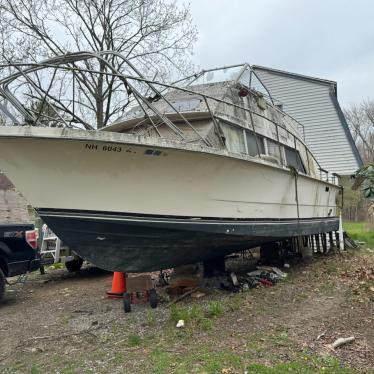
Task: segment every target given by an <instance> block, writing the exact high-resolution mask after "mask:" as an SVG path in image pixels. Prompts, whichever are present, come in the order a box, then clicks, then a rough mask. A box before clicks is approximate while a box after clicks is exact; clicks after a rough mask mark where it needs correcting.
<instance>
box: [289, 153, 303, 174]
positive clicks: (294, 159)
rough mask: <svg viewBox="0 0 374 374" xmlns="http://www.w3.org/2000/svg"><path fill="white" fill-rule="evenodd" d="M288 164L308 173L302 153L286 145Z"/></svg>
mask: <svg viewBox="0 0 374 374" xmlns="http://www.w3.org/2000/svg"><path fill="white" fill-rule="evenodd" d="M285 153H286V164H287V165H290V166H293V167H294V168H295V169H296V170H298V171H301V172H302V173H306V170H305V166H304V164H303V162H302V160H301V157H300V154H299V152H298V151H297V150H296V149H293V148H289V147H285Z"/></svg>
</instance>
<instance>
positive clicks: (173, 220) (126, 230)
mask: <svg viewBox="0 0 374 374" xmlns="http://www.w3.org/2000/svg"><path fill="white" fill-rule="evenodd" d="M38 212H39V214H40V216H41V217H42V219H43V220H44V221H45V222H46V223H47V225H48V226H49V227H50V228H51V229H52V230H53V231H54V232H55V234H56V235H57V236H59V237H60V238H61V240H62V241H63V242H65V243H66V244H67V245H68V246H69V247H70V248H71V249H72V250H74V251H75V252H76V253H77V254H78V255H80V256H81V257H82V258H84V259H86V260H88V261H90V262H92V263H93V264H95V265H97V266H98V267H100V268H103V269H106V270H110V271H124V272H143V271H154V270H160V269H167V268H170V267H175V266H179V265H183V264H190V263H195V262H199V261H203V260H207V259H210V258H214V257H219V256H224V255H227V254H230V253H233V252H236V251H240V250H244V249H249V248H253V247H256V246H258V245H260V244H264V243H268V242H271V241H275V240H280V239H282V238H288V237H292V236H301V235H311V234H317V233H323V232H329V231H336V230H338V227H339V219H338V218H336V217H333V218H331V217H328V218H319V219H302V220H300V221H298V220H261V221H258V220H234V219H205V218H204V219H197V218H185V217H183V218H181V217H179V218H178V217H159V216H140V215H127V214H118V213H105V212H91V211H90V212H87V211H62V210H50V209H48V210H47V209H38Z"/></svg>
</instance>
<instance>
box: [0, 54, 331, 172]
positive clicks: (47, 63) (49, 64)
mask: <svg viewBox="0 0 374 374" xmlns="http://www.w3.org/2000/svg"><path fill="white" fill-rule="evenodd" d="M106 55H113V56H117V57H119V58H121V59H123V60H124V61H125V62H126V64H127V66H128V67H130V69H132V71H133V72H135V74H136V75H137V76H132V75H127V74H122V73H120V72H119V71H117V69H116V68H115V67H114V66H113V65H112V64H110V63H109V62H108V61H107V60H105V58H104V56H106ZM91 58H96V59H98V60H99V61H101V62H103V63H104V64H105V65H106V66H107V67H108V69H110V70H111V72H107V71H97V70H94V69H85V68H81V67H79V68H78V67H76V66H75V65H74V64H75V63H76V62H78V61H83V60H88V59H91ZM235 66H240V65H235ZM248 66H249V65H248ZM248 66H246V65H244V68H248ZM5 67H6V68H9V67H15V68H16V69H17V72H16V73H13V74H11V75H9V76H7V77H5V78H2V79H0V95H1V96H3V97H4V98H5V99H6V100H8V101H9V102H10V103H11V104H12V105H13V106H14V108H15V109H17V110H18V111H19V112H20V114H21V115H23V116H24V117H25V119H26V120H28V119H31V120H32V121H34V122H35V123H39V124H41V123H40V122H39V121H38V120H39V117H40V116H38V117H37V118H35V116H34V115H33V114H32V113H31V112H30V110H28V109H26V108H25V107H24V106H23V105H22V104H21V102H20V101H19V100H18V99H17V98H16V97H15V96H14V95H13V94H12V93H11V92H10V90H9V85H10V84H11V83H12V82H13V81H14V80H16V79H17V78H18V77H21V76H23V77H25V78H26V79H27V75H28V74H30V73H33V72H36V71H39V70H41V69H45V68H54V69H56V70H55V71H57V69H63V70H68V71H72V72H73V73H74V72H86V73H91V74H101V75H104V76H115V77H118V78H119V79H120V80H121V81H122V83H123V84H124V85H125V87H126V90H127V92H128V94H130V93H132V94H133V95H134V97H135V99H136V101H137V102H138V104H139V105H140V106H141V108H142V110H143V112H144V114H145V116H146V117H148V119H149V120H150V121H151V124H152V126H153V127H156V126H155V124H154V123H153V121H152V118H151V116H150V115H149V113H148V111H151V112H153V113H154V114H155V115H156V116H157V117H158V118H159V119H160V120H162V122H163V123H165V124H166V125H167V126H168V127H170V128H171V129H172V131H174V132H175V133H176V134H177V135H178V136H180V137H181V139H182V140H183V141H185V140H186V139H185V137H184V135H183V131H181V130H180V129H179V128H178V127H177V126H176V125H174V123H172V122H171V121H170V120H169V119H168V118H167V116H166V115H165V113H161V112H160V111H159V110H158V109H157V108H156V107H155V106H154V105H153V104H152V101H151V100H148V99H147V98H145V97H144V96H143V95H142V94H141V92H139V91H138V90H137V89H136V88H135V87H134V85H133V84H132V83H131V81H137V82H142V83H145V84H147V85H148V87H149V88H150V89H151V90H152V91H153V92H154V94H155V95H156V96H157V95H161V97H162V98H163V100H165V102H166V103H167V104H168V105H169V106H170V107H171V108H173V110H174V111H175V112H176V113H177V114H178V115H179V116H180V117H181V119H182V120H183V121H184V122H185V123H187V124H188V126H189V127H191V128H192V130H193V131H194V132H195V133H196V134H197V135H198V136H199V137H200V139H201V140H202V141H204V143H205V144H206V145H207V146H212V145H211V144H209V143H210V142H209V140H207V139H206V137H203V136H202V135H200V133H199V132H198V131H197V130H196V129H195V128H194V127H193V126H192V125H191V123H190V122H189V121H188V120H187V119H186V118H185V117H184V116H183V114H182V113H181V112H180V111H179V110H177V108H175V106H174V105H173V104H172V103H171V102H170V101H169V100H168V99H167V98H165V96H164V95H162V94H161V92H160V90H159V89H157V88H156V86H158V87H163V88H164V89H173V90H178V91H182V92H185V93H187V94H190V95H191V94H193V95H197V96H200V97H202V98H203V100H204V101H205V104H206V105H207V109H208V111H209V112H210V115H211V117H212V120H213V121H214V122H215V125H216V126H217V123H216V121H215V116H214V112H213V111H212V110H211V108H210V106H209V100H212V101H215V102H218V103H222V104H225V105H228V106H232V107H235V108H237V109H241V110H244V111H246V112H249V113H250V115H251V118H252V116H253V115H254V116H257V117H260V118H263V119H265V120H267V121H269V122H270V123H273V124H274V125H275V126H276V129H277V139H274V141H276V142H277V143H278V146H279V149H280V147H281V143H280V141H279V134H278V128H282V129H283V130H284V131H286V132H287V133H288V134H290V135H291V136H292V137H293V139H294V143H295V149H296V150H297V141H298V142H299V143H301V144H302V146H303V147H304V149H305V152H306V155H307V158H308V172H309V173H310V165H309V155H310V156H311V157H312V159H313V160H314V162H315V164H316V165H317V167H318V168H319V169H320V170H321V166H320V165H319V163H318V161H317V160H316V158H315V157H314V155H313V154H312V153H311V152H310V151H309V149H308V147H307V146H306V144H305V143H304V140H303V139H301V138H300V137H299V136H298V135H297V134H295V133H297V132H298V131H297V130H296V129H294V128H293V130H294V132H292V131H290V130H289V129H288V128H287V127H286V126H283V125H281V124H280V123H278V122H276V121H274V120H273V119H272V118H269V117H267V116H265V115H263V114H261V113H259V112H256V111H254V110H252V109H249V108H246V107H244V106H241V105H238V104H234V103H232V102H228V101H226V100H224V99H220V98H217V97H214V96H211V95H207V94H204V93H202V92H196V91H194V90H193V89H191V88H184V87H178V86H175V85H173V84H168V83H164V82H159V81H155V80H150V79H147V78H145V77H144V76H143V75H142V74H141V73H140V72H139V71H138V69H137V68H136V67H135V66H134V65H133V63H132V62H130V61H129V59H127V58H126V57H125V56H123V55H121V54H120V53H118V52H115V51H102V52H87V51H83V52H76V53H69V54H66V55H62V56H56V57H53V58H50V59H47V60H44V61H42V62H39V63H10V62H8V63H7V64H2V65H0V68H5ZM249 68H250V66H249ZM250 71H251V72H253V70H252V69H251V68H250ZM254 74H255V73H254ZM255 75H256V74H255ZM256 77H257V75H256ZM257 79H258V80H259V81H260V82H261V80H260V79H259V78H258V77H257ZM27 80H29V83H30V84H32V85H33V86H34V88H35V89H36V92H37V93H38V94H39V96H42V95H44V96H43V97H42V99H43V101H47V100H46V99H47V98H49V99H51V100H56V99H55V98H54V97H52V96H51V95H49V92H48V91H47V92H46V91H45V90H42V89H41V87H38V86H37V85H35V83H34V82H32V80H31V79H27ZM52 82H53V80H52V81H51V84H52ZM261 84H262V82H261ZM262 85H263V84H262ZM263 86H264V87H265V89H266V86H265V85H263ZM266 90H267V89H266ZM267 92H268V91H267ZM268 93H269V92H268ZM269 96H270V93H269ZM270 97H271V96H270ZM73 100H74V99H73ZM47 102H48V101H47ZM273 107H274V108H275V106H274V104H273ZM0 109H1V107H0ZM62 109H63V110H65V111H66V113H68V114H70V115H71V116H72V118H74V119H77V120H78V121H77V122H80V123H82V125H84V126H85V127H86V128H87V129H94V128H93V127H92V126H91V125H89V124H88V123H86V122H85V121H84V120H83V119H82V118H80V117H79V116H77V115H76V113H74V112H71V110H69V109H68V108H67V107H66V106H63V107H62ZM147 109H148V110H147ZM277 110H279V109H277ZM279 111H280V110H279ZM280 112H281V113H283V114H286V113H284V112H283V111H280ZM286 115H287V114H286ZM289 117H290V116H289ZM291 118H292V117H291ZM62 119H63V118H62ZM292 119H293V118H292ZM293 121H295V122H296V123H298V122H297V121H296V120H295V119H293ZM63 122H64V123H65V126H67V127H76V126H74V125H72V124H71V123H72V122H73V121H72V120H71V121H70V123H67V122H66V121H65V120H63ZM41 125H43V124H41ZM252 125H253V124H252ZM242 127H243V128H245V127H244V126H242ZM156 131H157V127H156ZM157 133H158V134H159V132H158V131H157ZM159 135H160V134H159ZM322 170H323V169H322ZM320 178H322V176H321V175H320ZM327 179H328V174H327Z"/></svg>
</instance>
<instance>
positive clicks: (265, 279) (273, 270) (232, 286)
mask: <svg viewBox="0 0 374 374" xmlns="http://www.w3.org/2000/svg"><path fill="white" fill-rule="evenodd" d="M286 277H287V274H286V273H284V272H283V271H281V270H280V269H279V268H277V267H271V266H257V270H254V271H251V272H249V273H246V274H240V275H237V274H235V273H234V272H232V273H230V276H229V277H227V278H226V279H223V280H222V281H221V284H220V287H221V288H222V289H224V290H227V291H232V292H241V291H247V290H249V289H250V288H255V287H261V286H262V287H272V286H273V285H274V284H276V283H278V282H279V281H281V280H282V279H284V278H286Z"/></svg>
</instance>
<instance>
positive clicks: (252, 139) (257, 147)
mask: <svg viewBox="0 0 374 374" xmlns="http://www.w3.org/2000/svg"><path fill="white" fill-rule="evenodd" d="M246 138H247V147H248V154H249V155H250V156H257V155H258V152H259V151H260V154H261V153H262V154H265V145H264V138H263V137H262V136H260V135H258V134H256V135H255V134H254V133H253V132H249V131H246ZM256 138H257V141H256Z"/></svg>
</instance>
